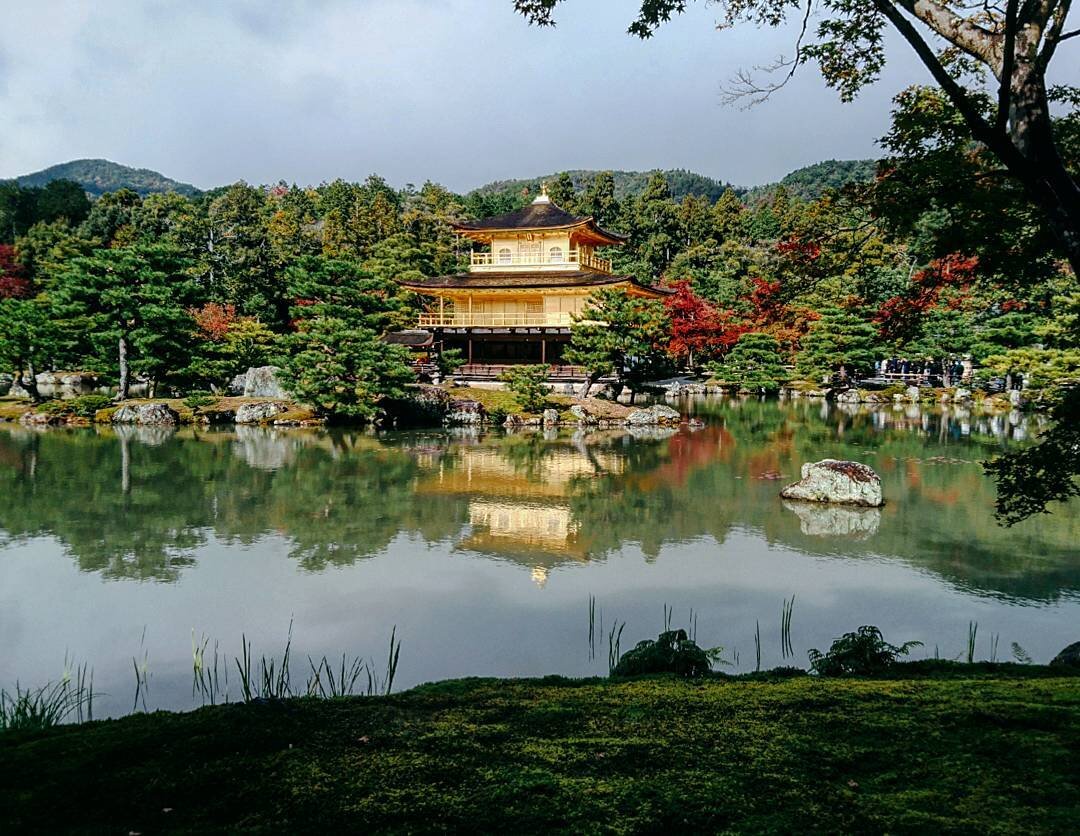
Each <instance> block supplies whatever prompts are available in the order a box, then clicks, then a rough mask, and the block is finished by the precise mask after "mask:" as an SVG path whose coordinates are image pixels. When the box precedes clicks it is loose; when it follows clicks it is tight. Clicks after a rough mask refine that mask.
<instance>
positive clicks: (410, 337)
mask: <svg viewBox="0 0 1080 836" xmlns="http://www.w3.org/2000/svg"><path fill="white" fill-rule="evenodd" d="M434 341H435V335H434V334H432V333H431V332H430V331H419V330H408V331H394V332H392V333H390V334H387V335H385V336H384V337H383V342H385V343H390V344H391V345H405V346H408V347H409V348H427V347H428V346H429V345H431V344H432V343H433V342H434Z"/></svg>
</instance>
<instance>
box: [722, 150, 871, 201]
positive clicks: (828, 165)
mask: <svg viewBox="0 0 1080 836" xmlns="http://www.w3.org/2000/svg"><path fill="white" fill-rule="evenodd" d="M876 172H877V161H876V160H825V161H824V162H820V163H814V164H813V165H808V166H805V167H803V168H797V169H795V171H793V172H791V173H790V174H788V175H787V176H785V177H784V178H783V179H782V180H780V182H779V183H769V184H768V185H765V186H754V188H752V189H747V190H746V194H745V196H744V198H743V199H744V200H745V201H746V202H747V203H751V204H752V203H756V202H758V201H759V200H763V199H765V198H767V197H768V196H769V195H771V194H772V193H773V192H774V191H775V190H776V187H777V186H778V185H779V186H784V187H785V188H786V189H787V190H788V191H789V192H790V193H791V195H792V196H793V197H798V198H801V199H802V200H815V199H816V198H819V197H821V195H822V194H824V193H825V191H826V190H827V189H839V188H841V187H843V186H846V185H847V184H848V183H868V182H870V181H871V180H873V179H874V175H875V173H876Z"/></svg>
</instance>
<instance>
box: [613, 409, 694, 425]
mask: <svg viewBox="0 0 1080 836" xmlns="http://www.w3.org/2000/svg"><path fill="white" fill-rule="evenodd" d="M681 421H682V415H681V414H680V413H679V411H678V410H675V409H672V408H671V407H670V406H667V405H666V404H661V403H658V404H654V405H652V406H650V407H648V408H647V409H635V410H634V411H633V412H631V413H630V414H629V415H627V416H626V424H627V426H630V427H651V426H656V425H657V424H659V425H664V424H678V423H679V422H681Z"/></svg>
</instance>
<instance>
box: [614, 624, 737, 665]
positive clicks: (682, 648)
mask: <svg viewBox="0 0 1080 836" xmlns="http://www.w3.org/2000/svg"><path fill="white" fill-rule="evenodd" d="M722 651H723V648H721V647H714V648H711V649H709V650H704V649H702V648H700V647H698V646H697V643H696V642H693V641H691V640H690V639H689V638H688V637H687V635H686V631H685V630H668V631H666V632H663V633H661V634H660V635H659V636H658V637H657V639H656V641H653V640H652V639H646V640H645V641H641V642H638V643H637V646H636V647H635V648H634V649H633V650H628V651H627V652H626V653H624V654H623V655H622V658H620V659H619V664H617V665H616V666H615V667H614V669H612V671H611V675H612V676H638V675H640V674H646V673H674V674H678V675H679V676H685V677H697V676H704V675H705V674H707V673H709V671H711V670H712V663H713V662H719V661H720V654H721V652H722Z"/></svg>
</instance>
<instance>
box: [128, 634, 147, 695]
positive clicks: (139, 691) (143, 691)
mask: <svg viewBox="0 0 1080 836" xmlns="http://www.w3.org/2000/svg"><path fill="white" fill-rule="evenodd" d="M139 649H140V650H142V662H140V661H139V659H138V657H136V656H132V657H131V667H132V668H133V669H134V672H135V699H134V701H133V703H132V706H131V713H132V714H134V713H135V712H136V711H138V710H139V703H140V702H141V703H142V710H143V712H146V710H147V707H146V698H147V697H149V696H150V651H149V650H147V649H146V626H145V625H143V631H142V638H141V639H139Z"/></svg>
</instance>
